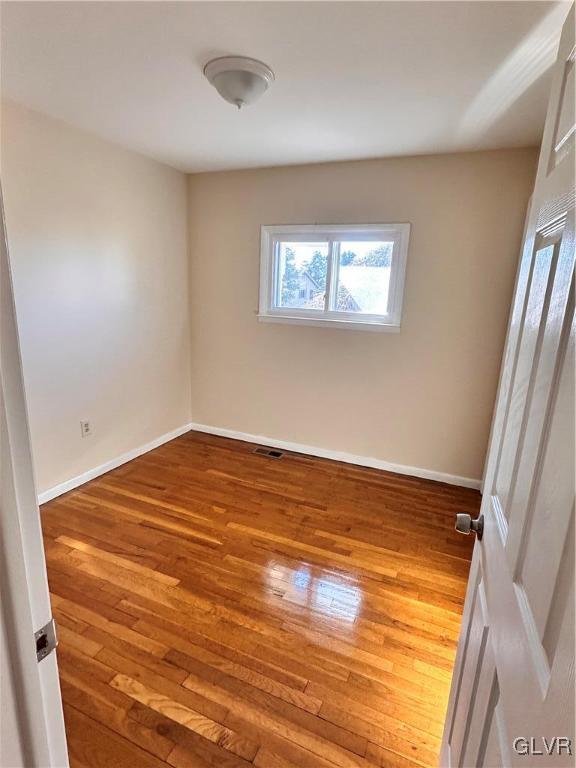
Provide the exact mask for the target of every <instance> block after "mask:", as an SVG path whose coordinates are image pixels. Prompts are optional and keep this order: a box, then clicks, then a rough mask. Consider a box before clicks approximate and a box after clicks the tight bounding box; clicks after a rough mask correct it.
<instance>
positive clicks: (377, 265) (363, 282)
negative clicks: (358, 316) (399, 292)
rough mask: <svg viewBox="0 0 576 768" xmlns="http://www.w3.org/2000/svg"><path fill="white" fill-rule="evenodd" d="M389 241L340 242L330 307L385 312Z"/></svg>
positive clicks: (365, 312) (388, 269) (386, 305)
mask: <svg viewBox="0 0 576 768" xmlns="http://www.w3.org/2000/svg"><path fill="white" fill-rule="evenodd" d="M393 249H394V243H393V242H384V241H380V240H374V241H366V240H365V241H358V242H354V241H351V240H346V241H344V240H343V241H341V242H340V255H339V257H338V270H337V275H338V278H337V285H336V292H335V298H334V309H336V310H337V311H338V312H361V313H363V314H370V315H385V314H386V313H387V311H388V288H389V284H390V270H391V267H392V251H393Z"/></svg>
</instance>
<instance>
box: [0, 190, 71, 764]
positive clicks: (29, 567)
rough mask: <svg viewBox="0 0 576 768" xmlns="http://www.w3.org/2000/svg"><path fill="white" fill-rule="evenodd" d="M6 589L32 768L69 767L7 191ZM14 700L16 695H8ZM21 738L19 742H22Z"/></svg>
mask: <svg viewBox="0 0 576 768" xmlns="http://www.w3.org/2000/svg"><path fill="white" fill-rule="evenodd" d="M0 584H1V585H2V592H1V610H2V623H3V625H4V630H5V633H6V648H3V649H2V653H5V654H6V655H7V657H8V659H9V662H10V667H11V670H12V675H13V690H14V691H18V696H17V701H15V702H13V703H14V710H15V712H16V720H17V728H18V735H17V737H18V738H19V739H20V745H21V750H22V754H23V758H24V760H25V762H24V765H25V766H26V768H28V766H30V768H35V767H36V766H38V767H40V766H42V767H43V768H46V766H51V767H52V768H67V766H68V751H67V747H66V734H65V729H64V715H63V710H62V699H61V694H60V683H59V679H58V665H57V661H56V653H55V652H52V653H50V654H49V655H48V656H46V658H44V659H43V660H42V661H40V662H38V661H37V658H36V642H35V638H34V633H35V632H36V631H37V630H38V629H41V628H42V627H44V626H45V625H46V624H48V623H49V622H50V621H51V619H52V611H51V607H50V595H49V592H48V581H47V577H46V562H45V557H44V547H43V542H42V529H41V525H40V512H39V509H38V503H37V496H36V487H35V481H34V471H33V464H32V452H31V447H30V434H29V430H28V416H27V411H26V399H25V394H24V384H23V377H22V363H21V356H20V347H19V341H18V331H17V325H16V310H15V304H14V292H13V282H12V273H11V269H10V261H9V256H8V244H7V237H6V227H5V218H4V206H3V198H2V188H1V186H0ZM9 695H11V696H12V695H13V694H12V693H11V691H9ZM15 736H16V735H14V737H15Z"/></svg>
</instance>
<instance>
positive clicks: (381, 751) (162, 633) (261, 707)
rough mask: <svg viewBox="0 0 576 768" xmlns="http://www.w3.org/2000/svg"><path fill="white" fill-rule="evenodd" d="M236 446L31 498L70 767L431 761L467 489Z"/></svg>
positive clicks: (155, 457) (329, 766) (174, 450)
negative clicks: (37, 500) (38, 525)
mask: <svg viewBox="0 0 576 768" xmlns="http://www.w3.org/2000/svg"><path fill="white" fill-rule="evenodd" d="M254 447H255V446H253V445H250V444H247V443H242V442H238V441H233V440H227V439H224V438H217V437H211V436H208V435H203V434H200V433H193V432H190V433H188V434H186V435H184V436H183V437H180V438H178V439H177V440H174V441H172V442H171V443H168V444H166V445H164V446H162V447H161V448H158V449H156V450H155V451H152V452H151V453H148V454H146V455H144V456H142V457H140V458H138V459H135V460H134V461H132V462H130V463H129V464H126V465H124V466H122V467H120V468H119V469H116V470H114V471H113V472H110V473H108V474H107V475H104V476H103V477H101V478H98V479H97V480H94V481H92V482H90V483H88V484H86V485H84V486H82V487H81V488H79V489H77V490H75V491H71V492H70V493H68V494H66V495H65V496H62V497H60V498H58V499H55V500H54V501H51V502H49V503H48V504H45V505H44V506H43V507H42V521H43V529H44V534H45V543H46V555H47V560H48V575H49V581H50V589H51V593H52V602H53V608H54V615H55V617H56V621H57V623H58V627H59V636H60V646H59V649H58V658H59V665H60V676H61V682H62V693H63V699H64V708H65V716H66V725H67V733H68V742H69V751H70V760H71V765H72V766H73V767H74V766H83V767H85V766H87V767H90V768H128V767H129V766H130V767H132V766H133V767H134V768H161V766H166V765H171V766H174V767H175V768H197V767H198V768H200V767H201V766H202V768H204V767H205V766H214V767H217V768H240V767H241V766H243V767H244V768H246V766H249V765H254V766H256V767H257V768H287V766H297V767H298V768H334V766H342V768H358V767H359V766H386V768H413V766H415V765H420V766H432V765H436V764H437V755H438V750H439V745H440V738H441V735H442V724H443V720H444V714H445V709H446V703H447V697H448V690H449V685H450V675H451V669H452V665H453V660H454V654H455V647H456V641H457V636H458V630H459V625H460V614H461V610H462V605H463V597H464V592H465V587H466V578H467V574H468V568H469V561H470V557H471V548H472V543H473V542H472V540H471V539H472V537H470V538H465V537H462V536H459V535H458V534H456V533H455V532H454V530H453V527H454V515H455V513H456V512H457V511H467V512H469V513H471V514H473V515H475V514H476V513H477V510H478V507H479V500H480V496H479V494H478V493H477V492H476V491H471V490H467V489H463V488H456V487H453V486H448V485H443V484H439V483H434V482H430V481H426V480H418V479H415V478H408V477H404V476H401V475H393V474H389V473H385V472H380V471H376V470H370V469H363V468H359V467H354V466H351V465H347V464H341V463H337V462H331V461H326V460H322V459H316V458H310V457H304V456H298V455H296V454H285V456H284V458H282V459H277V460H275V459H271V458H265V457H262V456H257V455H255V454H254V453H253V451H254Z"/></svg>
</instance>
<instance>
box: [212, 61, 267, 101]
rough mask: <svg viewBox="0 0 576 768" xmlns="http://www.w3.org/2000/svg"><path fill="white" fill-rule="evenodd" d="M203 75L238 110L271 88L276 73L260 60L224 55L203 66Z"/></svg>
mask: <svg viewBox="0 0 576 768" xmlns="http://www.w3.org/2000/svg"><path fill="white" fill-rule="evenodd" d="M204 74H205V75H206V77H207V78H208V80H209V82H210V83H211V84H212V85H213V86H214V88H216V90H217V91H218V93H219V94H220V96H222V98H223V99H225V100H226V101H228V102H230V104H235V105H236V106H237V107H238V109H240V108H241V107H243V106H244V105H245V104H251V103H252V102H254V101H256V99H259V98H260V96H262V94H263V93H265V92H266V91H267V90H268V86H269V85H270V83H271V82H273V80H274V72H272V70H271V69H270V67H268V66H267V65H266V64H264V63H263V62H261V61H258V60H257V59H249V58H247V57H246V56H222V57H220V58H219V59H212V61H209V62H208V64H206V66H205V67H204Z"/></svg>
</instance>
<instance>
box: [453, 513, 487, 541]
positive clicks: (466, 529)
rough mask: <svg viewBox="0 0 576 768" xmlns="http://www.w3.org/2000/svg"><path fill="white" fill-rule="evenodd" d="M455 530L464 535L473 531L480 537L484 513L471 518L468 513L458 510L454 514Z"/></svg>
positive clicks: (482, 530) (482, 529)
mask: <svg viewBox="0 0 576 768" xmlns="http://www.w3.org/2000/svg"><path fill="white" fill-rule="evenodd" d="M456 530H457V531H458V533H463V534H465V535H466V536H468V534H470V533H475V534H476V536H478V539H482V534H483V532H484V515H479V516H478V517H477V518H476V519H475V520H473V519H472V518H471V517H470V515H467V514H465V513H464V512H460V513H458V514H457V515H456Z"/></svg>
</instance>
